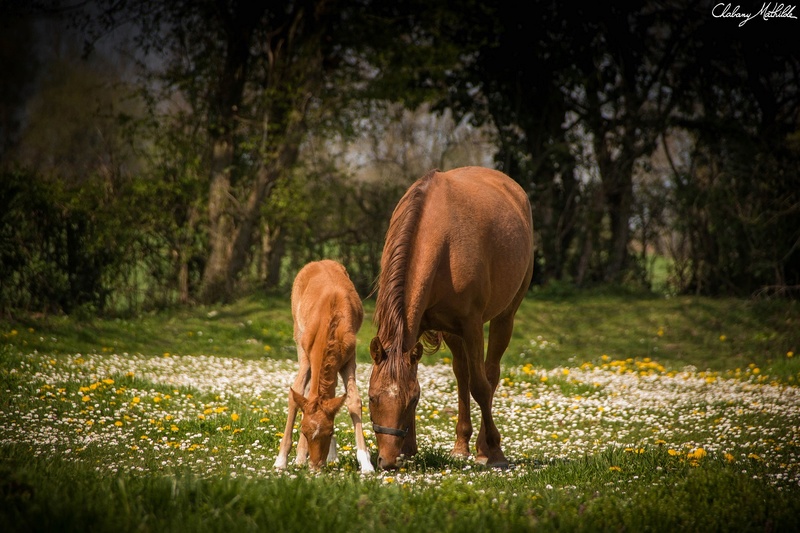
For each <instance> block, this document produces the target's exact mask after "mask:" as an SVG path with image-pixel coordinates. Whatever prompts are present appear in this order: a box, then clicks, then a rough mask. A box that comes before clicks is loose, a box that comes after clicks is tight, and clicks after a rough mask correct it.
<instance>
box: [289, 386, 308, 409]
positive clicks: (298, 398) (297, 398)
mask: <svg viewBox="0 0 800 533" xmlns="http://www.w3.org/2000/svg"><path fill="white" fill-rule="evenodd" d="M289 394H291V395H292V399H293V400H294V403H296V404H297V405H298V406H299V407H300V410H301V411H303V412H304V413H305V411H306V404H308V398H306V397H305V396H303V395H302V394H300V393H299V392H297V391H296V390H294V389H293V388H291V387H289Z"/></svg>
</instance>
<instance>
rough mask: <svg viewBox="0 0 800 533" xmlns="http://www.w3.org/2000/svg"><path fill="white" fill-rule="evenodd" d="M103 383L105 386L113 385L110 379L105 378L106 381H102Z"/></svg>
mask: <svg viewBox="0 0 800 533" xmlns="http://www.w3.org/2000/svg"><path fill="white" fill-rule="evenodd" d="M103 383H105V384H106V385H113V384H114V380H113V379H111V378H106V379H104V380H103Z"/></svg>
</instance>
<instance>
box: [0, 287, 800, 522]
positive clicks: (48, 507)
mask: <svg viewBox="0 0 800 533" xmlns="http://www.w3.org/2000/svg"><path fill="white" fill-rule="evenodd" d="M372 305H373V304H372V302H366V303H365V307H366V312H367V313H366V314H367V320H366V321H365V324H364V327H363V328H362V330H361V332H360V334H359V347H358V355H359V380H360V387H361V394H362V398H366V380H367V378H368V374H369V363H370V360H369V355H368V352H367V347H368V344H369V340H370V338H371V337H372V336H373V335H374V326H373V325H372V323H371V321H370V318H371V314H372ZM799 315H800V312H799V311H798V305H797V303H796V302H790V301H758V302H755V301H743V300H733V299H725V300H712V299H706V298H694V297H676V298H670V299H665V298H659V297H654V296H650V295H643V294H630V293H624V292H614V291H595V292H590V293H576V292H573V291H571V290H569V289H563V290H561V291H559V290H557V289H556V290H550V291H548V292H546V293H534V294H532V295H531V296H530V297H529V298H528V299H527V300H526V301H525V302H524V304H523V306H522V307H521V308H520V311H519V313H518V317H517V325H516V328H515V333H514V337H513V339H512V342H511V345H510V347H509V350H508V352H507V355H506V357H505V358H504V361H503V363H504V366H503V374H502V378H503V379H502V382H501V384H500V387H499V388H498V394H497V397H496V399H495V416H496V420H497V421H498V426H499V427H500V429H501V433H502V435H503V445H504V450H505V452H506V454H507V456H508V457H509V459H510V460H511V461H512V463H513V467H512V468H510V469H508V470H506V471H494V470H484V469H482V468H480V467H479V466H478V465H476V464H474V463H473V462H472V461H471V460H459V459H454V458H452V457H450V455H449V449H450V447H451V446H452V441H453V427H454V421H453V417H454V415H455V410H454V396H455V392H454V391H455V383H454V381H453V379H452V374H451V372H450V370H449V365H448V364H447V363H448V362H449V357H450V354H449V353H448V352H447V351H441V352H439V353H437V354H434V355H430V356H426V357H425V359H424V360H423V364H424V365H423V368H421V371H420V379H421V383H422V385H423V392H422V398H421V401H420V405H419V408H418V411H417V415H418V417H419V422H418V430H419V435H420V453H419V455H418V456H417V457H415V458H414V459H412V460H411V461H410V462H409V464H408V465H406V467H405V468H404V469H402V470H400V471H396V472H383V473H376V474H367V475H362V474H359V473H358V463H357V461H356V458H355V451H354V438H353V432H352V426H351V424H350V421H349V416H347V415H346V413H340V414H339V415H338V416H337V423H336V428H337V429H336V431H337V438H338V441H339V446H340V457H339V460H338V461H337V462H336V463H333V464H331V465H329V466H327V467H326V468H325V469H324V470H323V472H321V473H319V474H313V473H311V472H309V471H308V470H306V469H305V468H299V467H295V466H294V465H291V466H290V467H289V468H288V469H287V470H286V471H285V472H275V471H273V469H272V462H273V461H274V458H275V455H276V453H277V448H278V443H279V440H280V435H281V432H282V431H283V426H284V424H285V409H286V392H287V386H288V385H287V384H288V383H290V382H291V380H292V378H293V373H294V369H295V363H294V361H295V357H296V355H295V351H294V348H293V341H292V339H291V331H292V324H291V314H290V311H289V304H288V300H287V299H284V298H279V297H264V298H257V297H253V298H249V299H246V300H242V301H239V302H236V303H234V304H232V305H229V306H222V307H219V308H216V307H215V308H194V309H181V310H172V311H166V312H162V313H158V314H152V315H145V316H142V317H140V318H136V319H127V320H122V319H95V320H92V321H80V320H74V319H71V318H67V317H38V318H26V319H24V320H18V321H15V322H8V321H6V322H0V530H2V531H55V530H57V531H85V530H91V531H115V532H117V531H223V530H225V531H263V530H270V531H306V530H308V531H346V530H356V531H417V532H418V531H465V530H469V531H530V530H537V531H563V530H567V531H618V530H635V531H640V530H650V531H675V530H688V531H707V530H719V531H763V530H772V531H795V530H798V529H800V386H799V385H800V384H799V383H798V381H800V363H799V362H798V359H800V356H795V353H797V351H798V347H799V346H800V316H799ZM790 354H791V356H790ZM365 403H366V402H365ZM472 416H473V421H474V422H475V423H477V421H478V418H477V407H475V406H473V413H472ZM365 422H366V424H365V426H367V427H368V425H369V424H368V422H369V417H368V414H367V413H365ZM476 433H477V427H476ZM366 435H367V441H368V444H369V445H370V448H371V450H372V452H373V458H374V453H375V451H376V448H375V442H374V436H373V435H372V433H371V431H369V429H367V430H366ZM295 438H296V433H295ZM290 459H292V456H290Z"/></svg>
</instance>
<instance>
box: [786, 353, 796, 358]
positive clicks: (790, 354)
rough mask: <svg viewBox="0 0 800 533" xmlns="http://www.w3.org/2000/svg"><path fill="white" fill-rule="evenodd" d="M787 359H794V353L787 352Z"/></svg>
mask: <svg viewBox="0 0 800 533" xmlns="http://www.w3.org/2000/svg"><path fill="white" fill-rule="evenodd" d="M786 357H788V358H789V359H791V358H792V357H794V352H786Z"/></svg>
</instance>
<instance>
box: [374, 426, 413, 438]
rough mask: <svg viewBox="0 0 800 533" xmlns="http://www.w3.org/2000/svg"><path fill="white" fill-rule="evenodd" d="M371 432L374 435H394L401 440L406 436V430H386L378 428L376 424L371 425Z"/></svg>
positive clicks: (383, 427)
mask: <svg viewBox="0 0 800 533" xmlns="http://www.w3.org/2000/svg"><path fill="white" fill-rule="evenodd" d="M372 431H374V432H375V433H383V434H384V435H394V436H395V437H400V438H401V439H404V438H405V437H406V435H408V428H406V429H397V428H388V427H386V426H379V425H378V424H372Z"/></svg>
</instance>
